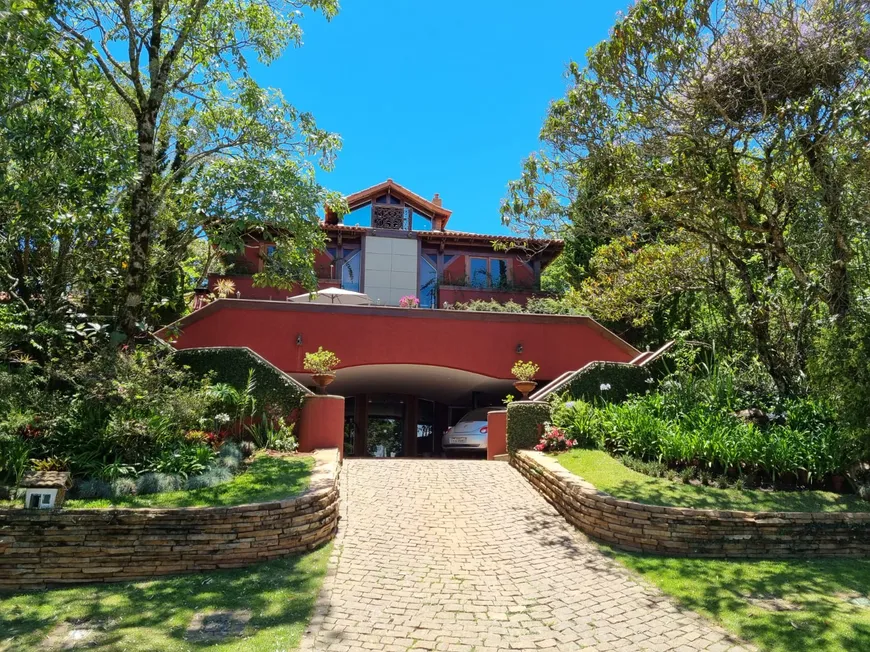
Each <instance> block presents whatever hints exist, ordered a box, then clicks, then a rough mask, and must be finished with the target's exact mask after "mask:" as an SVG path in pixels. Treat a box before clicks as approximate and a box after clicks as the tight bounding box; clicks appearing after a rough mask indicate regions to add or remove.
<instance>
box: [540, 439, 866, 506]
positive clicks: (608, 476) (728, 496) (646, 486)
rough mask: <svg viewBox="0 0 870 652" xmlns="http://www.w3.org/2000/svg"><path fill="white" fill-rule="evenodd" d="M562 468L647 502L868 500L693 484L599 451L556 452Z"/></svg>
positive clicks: (821, 493)
mask: <svg viewBox="0 0 870 652" xmlns="http://www.w3.org/2000/svg"><path fill="white" fill-rule="evenodd" d="M557 459H558V460H559V463H560V464H561V465H562V466H564V467H565V468H566V469H568V470H569V471H571V472H572V473H575V474H576V475H579V476H581V477H583V478H584V479H585V480H587V481H588V482H591V483H592V484H594V485H595V486H596V487H597V488H598V489H600V490H601V491H604V492H606V493H609V494H611V495H612V496H615V497H616V498H624V499H626V500H634V501H637V502H639V503H645V504H647V505H674V506H677V507H698V508H707V509H735V510H746V511H754V512H768V511H774V512H782V511H785V512H849V511H854V512H867V511H870V502H868V501H866V500H861V499H860V498H858V497H857V496H854V495H840V494H835V493H831V492H827V491H757V490H756V491H748V490H738V489H717V488H715V487H696V486H694V485H687V484H683V483H682V482H679V481H676V482H675V481H672V480H667V479H665V478H653V477H651V476H648V475H645V474H643V473H638V472H637V471H633V470H632V469H629V468H628V467H626V466H625V465H623V464H622V463H621V462H620V461H619V460H616V459H614V458H612V457H611V456H610V455H608V454H607V453H605V452H604V451H600V450H589V449H574V450H572V451H568V452H567V453H561V454H560V455H558V456H557Z"/></svg>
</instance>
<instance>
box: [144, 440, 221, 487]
mask: <svg viewBox="0 0 870 652" xmlns="http://www.w3.org/2000/svg"><path fill="white" fill-rule="evenodd" d="M228 445H230V444H224V446H228ZM216 458H217V454H216V453H215V451H214V449H212V447H211V446H204V445H201V444H200V445H194V446H179V447H178V448H175V449H174V450H170V449H165V450H163V451H162V452H161V453H160V454H159V455H158V456H157V458H156V459H155V460H153V461H152V462H151V464H150V466H149V470H150V471H153V472H154V473H155V474H170V475H178V476H181V477H182V478H184V479H185V480H186V479H187V478H188V477H190V476H191V475H199V474H201V473H204V472H205V471H206V470H207V469H208V468H209V467H210V466H211V465H212V464H213V463H214V462H215V460H216Z"/></svg>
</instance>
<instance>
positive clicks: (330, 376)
mask: <svg viewBox="0 0 870 652" xmlns="http://www.w3.org/2000/svg"><path fill="white" fill-rule="evenodd" d="M340 364H341V360H339V359H338V356H336V355H335V354H334V353H333V352H332V351H324V350H323V347H322V346H320V347H318V348H317V351H315V352H313V353H312V352H309V353H306V354H305V360H304V361H303V363H302V367H303V368H304V369H305V371H307V372H309V373H310V374H311V378H312V379H313V380H314V383H315V384H316V385H317V386H318V387H319V388H320V391H321V392H323V393H326V386H327V385H329V383H331V382H332V381H333V380H335V368H336V367H337V366H338V365H340Z"/></svg>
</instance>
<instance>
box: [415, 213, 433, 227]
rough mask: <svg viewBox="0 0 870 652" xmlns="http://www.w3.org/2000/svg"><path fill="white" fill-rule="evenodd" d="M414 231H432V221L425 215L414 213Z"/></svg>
mask: <svg viewBox="0 0 870 652" xmlns="http://www.w3.org/2000/svg"><path fill="white" fill-rule="evenodd" d="M413 219H414V224H413V229H414V231H431V230H432V220H431V219H430V218H428V217H426V216H425V215H423V214H421V213H418V212H417V211H414V217H413Z"/></svg>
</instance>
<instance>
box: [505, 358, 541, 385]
mask: <svg viewBox="0 0 870 652" xmlns="http://www.w3.org/2000/svg"><path fill="white" fill-rule="evenodd" d="M540 370H541V368H540V367H539V366H538V365H536V364H535V363H534V362H532V361H531V360H529V361H528V362H523V361H522V360H517V361H516V362H514V366H513V367H512V368H511V373H512V374H513V375H514V378H516V379H517V380H521V381H526V382H528V381H532V380H534V379H535V374H537V373H538V372H539V371H540Z"/></svg>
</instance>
